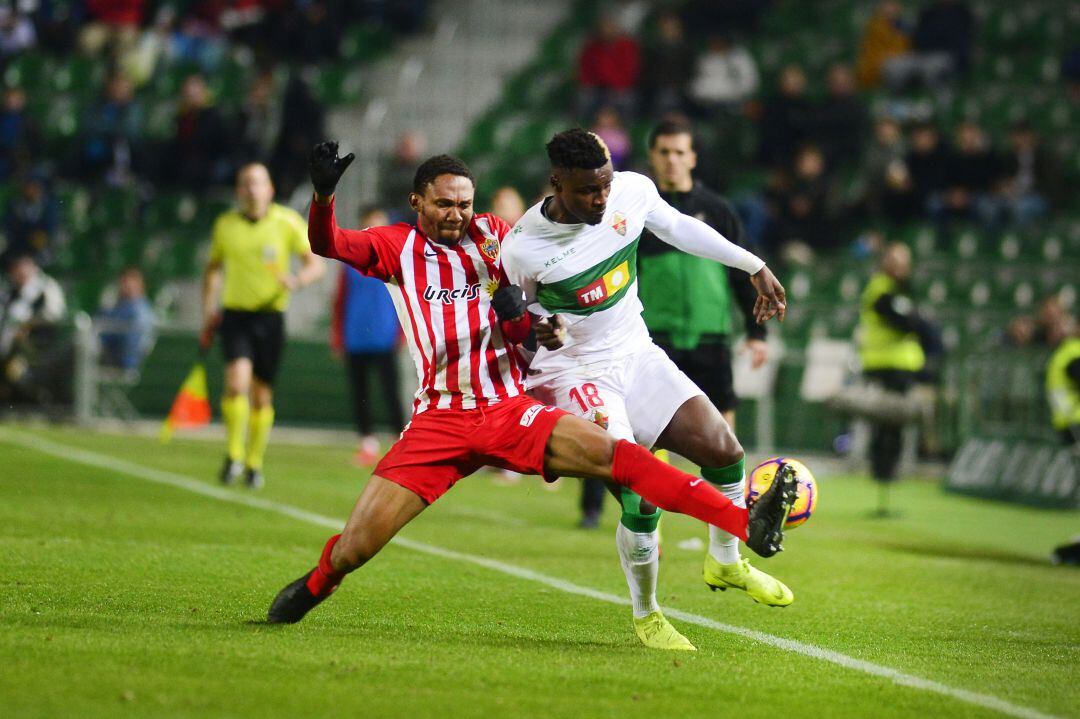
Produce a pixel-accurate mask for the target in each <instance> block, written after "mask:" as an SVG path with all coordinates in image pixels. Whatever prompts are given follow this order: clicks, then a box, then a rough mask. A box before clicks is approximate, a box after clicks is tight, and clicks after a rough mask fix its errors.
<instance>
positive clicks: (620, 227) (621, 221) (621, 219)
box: [611, 212, 626, 237]
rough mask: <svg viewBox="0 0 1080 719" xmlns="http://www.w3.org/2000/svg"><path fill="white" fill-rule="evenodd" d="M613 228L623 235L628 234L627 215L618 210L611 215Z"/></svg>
mask: <svg viewBox="0 0 1080 719" xmlns="http://www.w3.org/2000/svg"><path fill="white" fill-rule="evenodd" d="M611 220H612V222H611V229H613V230H615V231H616V232H618V233H619V234H620V235H622V236H623V237H625V236H626V215H624V214H623V213H621V212H616V213H615V214H614V215H612V217H611Z"/></svg>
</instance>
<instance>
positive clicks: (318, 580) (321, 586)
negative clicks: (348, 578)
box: [307, 534, 345, 598]
mask: <svg viewBox="0 0 1080 719" xmlns="http://www.w3.org/2000/svg"><path fill="white" fill-rule="evenodd" d="M339 539H341V535H340V534H335V535H334V536H333V537H330V539H328V540H327V541H326V546H325V547H323V550H322V556H321V557H319V566H317V567H315V571H313V572H312V573H311V576H310V577H308V580H307V588H308V591H310V592H311V593H312V594H314V595H315V596H316V597H320V598H322V597H326V596H328V595H329V594H330V592H332V591H334V590H335V589H337V586H338V585H339V584H341V580H342V579H344V578H345V572H339V571H337V570H336V569H334V565H333V564H331V563H330V554H331V553H332V552H333V551H334V545H335V544H337V542H338V540H339Z"/></svg>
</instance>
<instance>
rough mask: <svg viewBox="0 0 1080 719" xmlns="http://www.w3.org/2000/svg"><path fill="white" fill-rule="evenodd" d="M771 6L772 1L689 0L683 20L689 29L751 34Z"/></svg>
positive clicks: (684, 10)
mask: <svg viewBox="0 0 1080 719" xmlns="http://www.w3.org/2000/svg"><path fill="white" fill-rule="evenodd" d="M772 5H773V0H754V2H747V1H746V0H690V2H688V3H685V4H684V7H683V19H684V20H685V21H686V26H687V27H690V28H701V29H705V30H725V31H726V32H733V33H738V34H740V35H744V34H752V33H754V32H756V31H757V28H758V23H759V21H760V19H761V16H762V15H764V14H765V13H767V12H768V11H769V9H770V8H771V6H772Z"/></svg>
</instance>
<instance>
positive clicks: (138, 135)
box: [81, 73, 143, 187]
mask: <svg viewBox="0 0 1080 719" xmlns="http://www.w3.org/2000/svg"><path fill="white" fill-rule="evenodd" d="M83 132H84V138H83V143H82V168H81V169H82V175H83V177H85V178H86V179H88V180H91V181H96V180H99V179H101V178H104V179H105V182H106V183H107V184H108V185H111V186H113V187H117V186H126V185H129V184H131V182H132V173H133V169H134V167H135V165H136V162H137V161H139V159H141V141H142V132H143V109H142V105H141V104H140V103H139V102H138V101H137V100H135V92H134V88H133V87H132V84H131V81H130V80H128V78H127V76H125V75H123V74H120V73H117V74H114V75H113V76H112V77H110V78H109V81H108V82H107V83H106V85H105V94H104V97H103V98H102V99H101V101H100V102H99V103H98V104H97V105H96V106H95V107H93V108H91V109H90V110H89V111H88V112H87V114H86V118H85V120H84V122H83Z"/></svg>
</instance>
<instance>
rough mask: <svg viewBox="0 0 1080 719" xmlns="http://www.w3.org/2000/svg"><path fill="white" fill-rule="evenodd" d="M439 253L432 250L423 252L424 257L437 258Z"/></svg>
mask: <svg viewBox="0 0 1080 719" xmlns="http://www.w3.org/2000/svg"><path fill="white" fill-rule="evenodd" d="M438 256H439V253H438V252H434V251H432V250H424V257H438Z"/></svg>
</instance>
